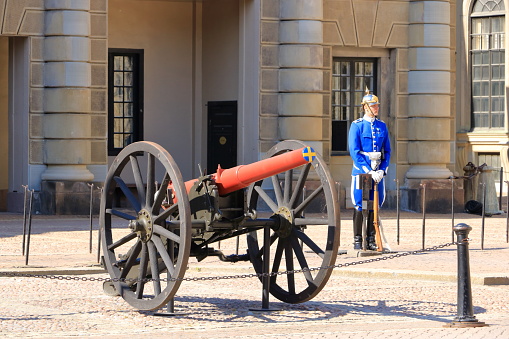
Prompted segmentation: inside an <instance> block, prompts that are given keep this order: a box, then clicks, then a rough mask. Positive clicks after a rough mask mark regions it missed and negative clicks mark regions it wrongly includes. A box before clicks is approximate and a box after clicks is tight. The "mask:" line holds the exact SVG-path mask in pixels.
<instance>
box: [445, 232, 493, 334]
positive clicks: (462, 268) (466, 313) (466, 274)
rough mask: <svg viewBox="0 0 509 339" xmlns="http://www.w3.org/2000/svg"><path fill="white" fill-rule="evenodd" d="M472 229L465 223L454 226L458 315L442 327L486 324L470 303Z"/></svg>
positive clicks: (480, 325)
mask: <svg viewBox="0 0 509 339" xmlns="http://www.w3.org/2000/svg"><path fill="white" fill-rule="evenodd" d="M471 230H472V227H470V226H469V225H467V224H463V223H462V224H458V225H456V226H454V232H455V233H456V236H457V239H458V240H457V245H458V315H457V316H456V318H454V320H453V321H452V322H451V323H449V324H447V325H445V326H444V327H482V326H488V325H487V324H485V323H483V322H480V321H478V320H477V319H476V318H475V316H474V306H473V304H472V284H471V282H470V263H469V258H468V233H470V231H471Z"/></svg>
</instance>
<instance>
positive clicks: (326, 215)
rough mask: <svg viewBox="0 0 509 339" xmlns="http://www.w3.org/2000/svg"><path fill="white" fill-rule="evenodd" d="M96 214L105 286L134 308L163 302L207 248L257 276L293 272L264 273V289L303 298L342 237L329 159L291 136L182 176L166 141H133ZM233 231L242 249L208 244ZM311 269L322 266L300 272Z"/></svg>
mask: <svg viewBox="0 0 509 339" xmlns="http://www.w3.org/2000/svg"><path fill="white" fill-rule="evenodd" d="M303 192H305V193H303ZM99 222H100V236H101V245H102V253H103V257H102V261H103V264H104V266H105V267H106V269H107V271H108V273H109V275H110V277H111V278H112V279H111V282H108V283H105V286H104V289H105V292H107V293H109V294H117V295H120V296H121V297H122V298H123V299H124V300H125V301H126V302H127V303H129V304H130V305H131V306H132V307H134V308H136V309H139V310H156V309H159V308H161V307H164V306H165V305H166V304H167V303H168V302H169V301H171V299H172V298H173V297H174V296H175V294H176V292H177V290H178V288H179V286H180V284H181V283H182V280H183V278H184V274H185V271H186V270H187V268H188V263H189V258H190V257H195V258H196V259H197V260H198V261H200V260H203V259H204V258H206V257H207V256H211V255H217V256H218V257H219V258H220V259H222V260H225V261H232V262H235V261H239V260H246V261H247V260H249V261H251V263H252V265H253V268H254V270H255V272H256V273H259V276H260V280H262V281H263V277H261V276H262V275H261V274H262V273H269V272H267V270H270V272H274V273H277V272H282V271H285V270H286V271H290V272H289V273H287V274H284V275H272V276H271V277H270V280H268V284H267V285H268V290H269V292H270V294H271V295H273V296H274V297H276V298H277V299H279V300H281V301H283V302H287V303H301V302H305V301H308V300H310V299H312V298H313V297H314V296H316V295H317V294H318V293H319V292H320V291H321V290H322V289H323V287H324V286H325V284H326V283H327V280H328V279H329V277H330V275H331V273H332V270H333V266H334V263H335V259H336V257H337V251H338V247H339V236H340V215H339V207H338V202H337V193H336V187H335V183H334V181H333V180H332V177H331V175H330V173H329V170H328V167H327V165H326V164H325V162H324V160H323V159H322V157H321V156H320V155H319V154H317V153H316V152H314V150H313V149H312V148H311V147H308V146H306V145H305V144H304V143H302V142H301V141H295V140H287V141H282V142H280V143H278V144H277V145H275V146H274V147H272V148H271V149H270V150H269V151H268V152H267V153H266V158H265V159H263V160H261V161H258V162H255V163H253V164H249V165H240V166H237V167H234V168H230V169H222V168H221V167H220V166H218V169H217V172H216V173H213V174H205V173H202V174H201V175H200V177H199V178H196V179H193V180H189V181H187V182H184V181H183V177H182V174H181V172H180V171H179V169H178V167H177V165H176V163H175V161H174V159H173V158H172V156H171V155H170V154H169V153H168V152H167V151H166V150H165V149H164V148H163V147H161V146H160V145H158V144H155V143H153V142H145V141H143V142H136V143H133V144H130V145H128V146H127V147H125V148H124V149H123V150H122V151H121V152H120V153H119V154H118V156H117V157H116V158H115V159H114V161H113V163H112V165H111V167H110V169H109V171H108V174H107V177H106V180H105V183H104V187H103V192H102V196H101V205H100V220H99ZM264 232H265V233H264ZM264 234H265V235H264ZM268 234H270V238H269V237H268V236H267V235H268ZM240 235H246V237H247V253H246V254H243V255H231V256H226V255H224V254H223V253H222V252H221V251H220V250H216V249H214V248H212V247H211V244H213V243H217V242H219V241H222V240H226V239H229V238H233V237H237V236H240ZM264 239H265V240H264ZM331 266H332V267H331ZM311 267H322V269H320V270H316V271H309V270H306V268H311ZM298 269H301V270H302V272H300V273H294V272H292V271H295V270H298ZM265 279H268V278H265Z"/></svg>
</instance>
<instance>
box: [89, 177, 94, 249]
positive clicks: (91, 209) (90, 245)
mask: <svg viewBox="0 0 509 339" xmlns="http://www.w3.org/2000/svg"><path fill="white" fill-rule="evenodd" d="M87 185H88V187H90V212H89V220H90V240H89V242H88V243H89V253H92V213H93V207H94V206H93V202H92V201H93V197H94V184H93V183H92V184H87Z"/></svg>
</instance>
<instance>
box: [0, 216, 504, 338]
mask: <svg viewBox="0 0 509 339" xmlns="http://www.w3.org/2000/svg"><path fill="white" fill-rule="evenodd" d="M382 218H383V227H384V232H385V235H386V238H387V240H388V243H389V244H390V247H391V250H392V251H393V252H398V253H403V252H404V251H412V250H417V249H420V248H421V247H422V228H423V227H422V225H423V221H422V219H421V215H420V214H416V213H402V215H401V220H400V244H399V245H398V244H397V241H396V238H397V229H396V219H395V213H394V212H391V211H383V213H382ZM459 222H465V223H467V224H469V225H471V226H472V227H473V230H472V232H471V234H470V238H471V242H470V249H471V251H470V265H471V275H472V282H473V283H472V300H473V304H474V313H475V316H476V318H477V319H478V320H479V321H480V322H484V323H486V324H488V325H489V326H487V327H476V328H445V327H444V325H447V324H449V323H451V321H452V320H453V318H454V317H455V316H456V312H457V305H456V298H457V297H456V295H457V284H456V280H455V279H456V278H455V277H456V261H457V259H456V250H455V246H454V245H453V246H449V247H445V248H442V249H437V250H433V251H429V252H426V253H422V254H417V255H409V256H405V257H400V258H395V259H391V260H382V261H377V262H373V263H369V264H362V265H355V267H351V266H349V267H342V268H337V269H335V270H334V271H333V275H332V276H331V278H330V280H329V282H328V283H327V285H326V286H325V288H324V289H323V290H322V291H321V292H320V293H319V294H318V295H317V296H316V297H315V298H314V299H313V300H311V301H309V302H306V303H303V304H296V305H290V304H286V303H282V302H279V301H277V300H276V299H274V298H271V300H270V307H271V308H273V309H275V310H276V311H273V312H260V311H258V310H257V309H260V308H261V284H260V282H259V281H258V279H256V278H247V279H234V280H213V281H205V280H199V281H184V282H183V283H182V285H181V287H180V289H179V290H178V293H177V297H176V299H175V310H176V315H174V316H155V315H154V312H148V311H147V312H145V311H143V312H140V311H136V310H134V309H133V308H132V307H131V306H129V305H128V304H127V303H126V302H125V301H124V300H123V299H121V298H119V297H111V296H107V295H105V294H104V293H103V292H102V282H100V281H90V280H87V279H88V278H95V279H97V278H106V277H107V274H105V273H101V268H100V267H99V266H98V265H97V246H96V243H97V231H96V229H97V220H95V221H94V232H93V234H92V244H93V247H92V253H90V251H89V239H90V233H89V219H88V218H85V217H55V216H34V218H33V222H32V231H33V234H32V236H31V244H30V247H31V248H30V256H29V264H28V265H25V258H24V257H23V256H22V255H21V250H22V234H21V229H22V218H21V217H20V216H19V215H11V214H0V237H1V239H0V271H2V272H18V273H34V272H40V273H41V274H46V273H53V274H58V275H60V274H68V275H69V277H78V278H79V280H57V279H41V278H31V277H2V278H0V293H1V295H2V298H1V299H0V336H3V337H18V338H19V337H22V338H30V337H52V338H64V337H84V336H98V337H99V336H100V337H108V338H124V337H126V336H128V335H129V336H132V335H135V336H137V337H141V338H143V337H147V338H148V337H150V338H158V337H161V338H162V337H168V336H170V337H172V338H233V337H235V338H262V337H267V336H270V337H276V338H306V339H314V338H359V337H366V336H370V337H371V336H376V337H377V338H426V339H429V338H459V337H461V338H509V317H508V314H509V285H508V284H507V283H508V282H507V279H508V278H507V277H508V275H509V274H508V264H509V245H508V243H507V242H506V216H505V215H500V216H493V217H491V218H486V220H485V232H484V243H483V246H482V247H483V248H484V249H481V225H482V221H481V218H480V217H478V216H472V215H468V214H463V213H458V214H456V215H455V223H459ZM351 228H352V227H351V212H349V211H346V212H343V215H342V236H341V242H342V243H341V246H340V251H342V253H344V254H341V255H339V256H338V259H337V262H336V263H337V264H341V263H351V262H355V261H360V260H364V259H366V258H359V257H357V252H353V251H351V250H350V248H351V238H352V237H351ZM425 230H426V234H425V247H433V246H435V245H440V244H445V243H448V242H451V240H452V235H451V219H450V216H448V215H438V214H437V215H428V216H427V219H426V221H425ZM244 242H245V239H241V242H240V251H241V252H242V251H245V244H244ZM235 246H236V244H235V239H231V240H229V241H225V242H222V243H221V250H223V251H224V252H225V253H226V254H231V253H233V251H234V250H235ZM388 255H391V254H388ZM252 272H253V270H252V268H251V266H250V264H249V263H235V264H232V263H223V262H219V261H218V260H217V258H214V257H212V258H207V259H205V260H204V261H202V262H196V260H194V259H191V260H190V264H189V269H188V271H187V273H186V278H192V277H198V278H200V277H210V276H223V275H235V274H245V273H252ZM76 274H80V275H76ZM82 278H83V279H82ZM489 279H491V280H489ZM493 282H495V283H499V284H500V285H491V283H493ZM487 283H490V284H487ZM253 309H254V310H253ZM157 313H160V312H157Z"/></svg>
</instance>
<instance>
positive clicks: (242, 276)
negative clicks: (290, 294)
mask: <svg viewBox="0 0 509 339" xmlns="http://www.w3.org/2000/svg"><path fill="white" fill-rule="evenodd" d="M465 240H467V239H465ZM452 245H457V243H456V242H450V243H446V244H443V245H437V246H433V247H428V248H423V249H420V250H416V251H408V252H403V253H396V254H391V255H388V256H384V257H378V258H372V259H366V260H361V261H354V262H350V263H344V264H334V265H329V266H321V267H313V268H302V269H298V270H291V271H281V272H270V273H249V274H237V275H225V276H214V277H194V278H169V279H168V278H163V279H150V278H149V279H137V278H136V279H130V278H94V277H77V276H67V275H45V274H28V273H16V272H0V277H21V278H42V279H50V280H74V281H103V282H119V281H121V282H138V281H143V282H148V281H165V282H173V281H203V280H227V279H246V278H254V277H259V278H263V277H273V276H277V275H287V274H295V273H303V272H313V271H318V270H327V269H330V268H341V267H349V266H355V265H362V264H369V263H372V262H376V261H384V260H391V259H396V258H401V257H406V256H408V255H416V254H420V253H424V252H432V251H436V250H439V249H442V248H445V247H449V246H452Z"/></svg>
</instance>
